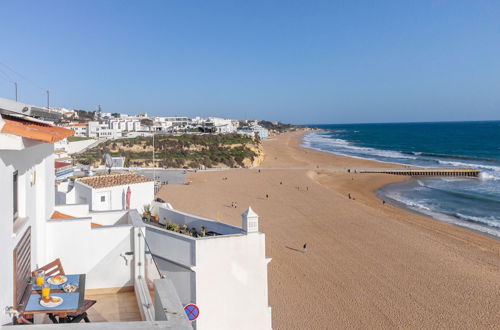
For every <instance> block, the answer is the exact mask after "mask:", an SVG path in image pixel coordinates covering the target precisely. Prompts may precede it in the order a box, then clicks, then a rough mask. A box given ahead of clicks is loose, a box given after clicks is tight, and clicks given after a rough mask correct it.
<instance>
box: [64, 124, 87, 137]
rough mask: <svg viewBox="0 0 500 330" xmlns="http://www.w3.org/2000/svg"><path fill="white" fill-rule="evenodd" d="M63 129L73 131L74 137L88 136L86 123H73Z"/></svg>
mask: <svg viewBox="0 0 500 330" xmlns="http://www.w3.org/2000/svg"><path fill="white" fill-rule="evenodd" d="M65 128H69V129H71V130H73V131H75V136H84V137H87V136H89V125H88V123H75V124H69V125H66V126H65Z"/></svg>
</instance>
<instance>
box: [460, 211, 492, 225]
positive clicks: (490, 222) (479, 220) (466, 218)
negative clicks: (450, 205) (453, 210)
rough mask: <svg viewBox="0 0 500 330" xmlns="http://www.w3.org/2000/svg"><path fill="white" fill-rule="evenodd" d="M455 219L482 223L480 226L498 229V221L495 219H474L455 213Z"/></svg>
mask: <svg viewBox="0 0 500 330" xmlns="http://www.w3.org/2000/svg"><path fill="white" fill-rule="evenodd" d="M457 217H459V218H460V219H463V220H468V221H474V222H477V223H482V224H485V225H488V226H490V227H495V228H500V219H497V218H495V217H488V218H482V217H475V216H472V215H465V214H462V213H457Z"/></svg>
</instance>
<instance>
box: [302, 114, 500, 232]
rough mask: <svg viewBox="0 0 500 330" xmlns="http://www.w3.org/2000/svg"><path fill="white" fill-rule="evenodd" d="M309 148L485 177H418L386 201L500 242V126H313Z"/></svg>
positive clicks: (384, 192) (387, 192)
mask: <svg viewBox="0 0 500 330" xmlns="http://www.w3.org/2000/svg"><path fill="white" fill-rule="evenodd" d="M310 127H317V128H320V129H322V130H321V131H314V132H310V133H308V134H306V135H305V136H304V139H303V146H304V147H307V148H311V149H315V150H320V151H324V152H330V153H334V154H338V155H344V156H350V157H358V158H365V159H371V160H377V161H382V162H390V163H399V164H405V165H417V166H433V167H434V166H435V167H471V168H476V169H479V170H481V176H480V177H479V178H458V177H441V178H438V177H415V178H412V179H410V180H407V181H405V182H402V183H396V184H391V185H388V186H386V187H383V188H382V189H380V190H379V191H378V194H379V195H380V196H381V198H384V199H385V200H387V201H389V202H392V203H393V204H394V205H397V206H400V207H404V208H407V209H410V210H413V211H416V212H419V213H423V214H425V215H428V216H431V217H433V218H435V219H439V220H442V221H446V222H450V223H453V224H456V225H459V226H463V227H466V228H469V229H471V230H475V231H479V232H483V233H487V234H489V235H492V236H495V237H497V238H500V121H487V122H438V123H393V124H344V125H314V126H313V125H310Z"/></svg>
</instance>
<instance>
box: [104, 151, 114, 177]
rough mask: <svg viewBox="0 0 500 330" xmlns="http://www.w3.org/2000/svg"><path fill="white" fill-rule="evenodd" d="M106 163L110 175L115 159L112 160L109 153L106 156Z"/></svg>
mask: <svg viewBox="0 0 500 330" xmlns="http://www.w3.org/2000/svg"><path fill="white" fill-rule="evenodd" d="M104 163H105V164H106V167H107V168H108V174H109V173H111V168H112V167H113V159H112V158H111V155H110V154H108V153H105V154H104Z"/></svg>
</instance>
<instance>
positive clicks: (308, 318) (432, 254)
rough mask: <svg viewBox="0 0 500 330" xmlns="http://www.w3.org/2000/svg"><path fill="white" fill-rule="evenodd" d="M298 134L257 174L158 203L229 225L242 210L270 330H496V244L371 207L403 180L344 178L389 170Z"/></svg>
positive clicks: (199, 176)
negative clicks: (247, 217)
mask: <svg viewBox="0 0 500 330" xmlns="http://www.w3.org/2000/svg"><path fill="white" fill-rule="evenodd" d="M302 135H303V132H295V133H286V134H282V135H279V136H275V137H273V138H271V139H268V140H265V141H264V142H263V145H264V151H265V154H266V156H265V160H264V162H263V164H262V165H261V167H260V171H259V170H258V169H257V168H256V169H239V170H226V171H207V172H198V173H192V174H190V175H189V177H188V179H189V180H191V181H192V183H191V184H190V185H169V186H164V187H162V189H161V191H160V192H159V194H158V195H159V197H161V198H162V199H164V200H166V201H168V202H169V203H171V204H172V205H173V206H174V208H176V209H179V210H182V211H185V212H188V213H191V214H195V215H200V216H204V217H209V218H213V219H217V220H219V221H222V222H226V223H229V224H233V225H238V226H240V225H241V217H240V214H241V213H242V212H243V211H245V209H246V208H247V207H248V206H249V205H251V206H252V208H253V209H254V210H255V211H256V212H257V213H258V214H259V216H260V230H261V231H262V232H264V233H265V234H266V250H267V253H266V254H267V256H268V257H270V258H272V261H271V263H270V264H269V267H268V272H269V273H268V274H269V303H270V305H271V306H272V313H273V328H274V329H346V328H351V329H360V328H362V329H387V328H391V329H393V328H427V329H431V328H433V329H435V328H441V329H451V328H454V329H493V328H496V329H498V328H500V241H498V240H495V239H493V238H491V237H488V236H486V235H482V234H478V233H475V232H472V231H469V230H466V229H464V228H460V227H457V226H454V225H451V224H447V223H444V222H440V221H438V220H434V219H430V218H427V217H424V216H420V215H418V214H414V213H410V212H407V211H404V210H401V209H398V208H396V207H393V206H391V205H389V204H384V205H383V204H382V201H381V200H380V199H379V198H378V197H377V196H376V194H375V193H374V190H376V189H378V188H380V187H382V186H384V185H386V184H389V183H391V182H397V181H401V180H405V179H406V178H405V177H398V176H391V175H385V174H353V173H350V174H349V173H347V172H346V171H345V169H346V168H356V167H383V166H395V165H391V164H384V163H376V162H372V161H367V160H361V159H355V158H348V157H342V156H337V155H333V154H328V153H322V152H317V151H314V150H309V149H305V148H302V147H300V145H299V144H300V139H301V137H302ZM224 177H227V178H228V179H227V180H222V178H224ZM348 194H351V196H352V197H354V200H353V199H349V198H348ZM266 195H268V196H269V198H266ZM232 202H236V203H237V204H238V207H237V208H232V207H230V206H231V203H232ZM304 243H307V245H308V251H307V253H303V252H302V251H301V249H302V245H303V244H304Z"/></svg>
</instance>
